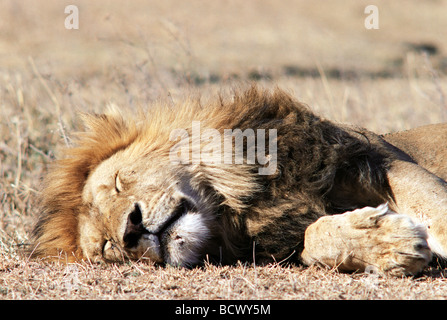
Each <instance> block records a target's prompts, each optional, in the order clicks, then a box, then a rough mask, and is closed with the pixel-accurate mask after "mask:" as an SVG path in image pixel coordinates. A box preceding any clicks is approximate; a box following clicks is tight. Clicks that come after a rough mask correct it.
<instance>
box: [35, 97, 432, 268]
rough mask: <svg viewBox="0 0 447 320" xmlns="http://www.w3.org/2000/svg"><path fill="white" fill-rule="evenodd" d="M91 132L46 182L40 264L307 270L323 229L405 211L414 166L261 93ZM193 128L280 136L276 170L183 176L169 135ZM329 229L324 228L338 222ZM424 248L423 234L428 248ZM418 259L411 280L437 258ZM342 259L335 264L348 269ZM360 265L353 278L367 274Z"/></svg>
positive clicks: (237, 167)
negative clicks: (336, 219)
mask: <svg viewBox="0 0 447 320" xmlns="http://www.w3.org/2000/svg"><path fill="white" fill-rule="evenodd" d="M84 121H85V123H86V126H87V130H86V132H84V133H80V134H79V135H78V141H77V145H76V146H75V147H74V148H69V149H67V150H66V151H65V157H64V158H63V159H61V160H59V161H57V162H56V163H55V164H54V165H53V168H52V170H51V172H50V173H49V174H48V176H47V177H46V180H45V181H46V187H45V189H44V191H43V199H42V208H43V209H42V214H41V216H40V217H39V221H38V223H37V226H36V228H35V230H34V239H35V249H34V254H35V256H41V257H43V256H53V257H54V256H59V255H60V253H61V252H62V253H63V254H65V255H66V256H67V257H68V259H69V260H74V259H91V260H98V259H99V260H107V261H108V260H121V259H122V258H125V257H126V256H127V257H129V258H135V259H138V258H141V257H143V256H144V257H148V258H149V259H151V260H154V261H155V262H165V263H171V264H177V265H192V264H195V263H200V260H201V259H204V258H205V257H206V256H208V257H209V258H211V259H214V260H216V261H221V262H229V263H231V262H234V261H236V260H237V259H251V257H253V251H254V252H256V259H257V260H258V261H259V260H260V259H271V258H272V257H273V259H276V260H280V259H284V258H286V257H288V256H292V258H291V259H295V260H297V261H298V260H300V259H301V258H300V254H301V252H303V249H305V248H304V247H305V239H304V236H305V232H306V230H307V229H308V227H309V225H312V224H314V223H315V222H316V221H317V220H318V221H319V219H320V218H323V217H325V216H328V215H329V216H330V215H333V214H341V215H338V216H340V217H341V218H340V219H343V217H344V216H346V217H348V216H349V215H347V214H342V213H344V212H347V211H350V210H355V209H358V208H363V207H366V206H370V207H376V206H379V205H380V204H382V203H386V202H388V203H389V204H390V206H391V208H392V209H394V210H398V206H397V205H394V204H395V203H396V201H395V200H396V194H395V192H394V190H392V184H393V183H394V182H395V180H393V179H391V180H390V179H389V177H390V174H389V172H396V171H398V170H396V169H394V171H393V168H395V165H394V164H396V163H398V162H399V161H409V162H410V163H413V162H414V161H413V160H411V159H410V158H409V157H408V155H406V154H405V153H404V152H402V151H400V150H398V149H395V148H394V147H393V146H391V145H389V144H388V143H387V142H386V141H384V140H383V139H382V138H381V137H379V136H377V135H375V134H373V133H371V132H368V131H366V130H364V129H360V128H353V127H348V126H342V125H338V124H334V123H331V122H329V121H326V120H323V119H321V118H319V117H318V116H316V115H314V114H313V113H312V112H311V111H310V110H309V109H308V108H307V107H306V106H305V105H303V104H300V103H298V102H296V101H294V100H293V99H292V98H291V97H290V96H289V95H287V94H286V93H284V92H282V91H280V90H276V91H274V92H273V93H269V92H266V91H262V90H259V89H257V88H251V89H249V90H247V91H246V92H243V93H241V94H237V95H236V96H235V97H234V99H233V100H232V101H227V100H225V99H222V98H221V99H219V100H218V101H217V102H214V103H209V104H207V105H205V106H202V105H201V104H200V103H199V102H198V101H189V102H186V103H184V104H181V105H179V106H177V107H173V108H171V107H167V106H164V105H161V104H160V105H156V106H153V107H151V108H150V109H149V110H148V111H147V113H145V114H143V113H140V114H139V115H138V117H136V118H134V119H132V117H131V116H130V115H128V114H126V115H123V114H121V113H120V112H119V111H118V110H116V109H115V110H109V112H108V113H106V115H85V116H84ZM193 121H200V125H201V128H202V129H205V128H213V129H217V130H218V132H219V133H221V134H223V132H224V130H225V129H235V128H239V129H241V130H245V129H250V128H253V129H256V130H257V129H266V132H268V130H269V129H275V130H276V132H277V153H276V155H277V168H276V170H275V171H274V172H273V173H272V174H269V175H259V174H258V169H259V168H261V167H263V165H261V164H259V163H255V164H248V163H247V159H245V160H246V161H245V163H244V164H233V163H231V164H225V163H217V164H212V163H211V164H210V163H201V164H193V163H187V164H181V165H179V164H173V163H172V162H170V161H169V153H170V150H171V149H172V148H173V146H174V145H175V143H176V141H171V140H170V134H171V133H172V131H173V130H174V129H178V128H184V129H187V132H188V133H191V130H192V129H191V123H192V122H193ZM201 143H202V144H203V141H202V142H201ZM267 149H268V148H267V147H266V151H267V152H268V150H267ZM192 152H194V150H192ZM245 152H247V150H245ZM399 174H402V172H401V171H399ZM398 179H399V178H398ZM390 182H391V183H390ZM173 186H174V187H173ZM397 198H399V195H398V196H397ZM120 199H121V200H120ZM178 208H181V210H183V211H182V212H180V213H179V211H178V210H180V209H178ZM385 211H386V210H385ZM386 212H387V211H386ZM368 214H369V215H370V212H368V213H365V215H368ZM350 216H351V217H353V216H358V214H356V215H350ZM384 216H385V215H384V214H382V216H381V217H382V218H383V217H384ZM185 217H188V219H189V220H188V219H186V218H185ZM199 217H200V218H199ZM382 218H380V219H378V220H380V221H382V220H383V219H385V220H387V219H388V215H386V218H383V219H382ZM346 219H348V218H346ZM350 219H351V220H349V221H352V218H350ZM168 220H169V221H168ZM179 220H180V221H179ZM320 220H321V219H320ZM388 220H389V219H388ZM388 220H387V221H388ZM167 221H168V222H169V223H168V222H167ZM321 221H323V224H322V225H323V226H324V225H325V224H324V223H325V221H328V220H321ZM341 221H344V220H341ZM393 221H394V220H393ZM399 221H401V220H399ZM326 223H327V222H326ZM331 223H332V222H331ZM346 223H347V224H349V223H351V222H346ZM399 223H400V222H399ZM182 224H183V225H182ZM327 225H328V226H329V225H331V226H332V224H329V223H328V224H327ZM154 226H155V227H154ZM156 227H158V229H157V228H156ZM151 228H153V230H152V229H151ZM165 228H167V229H165ZM194 228H199V229H200V232H197V233H195V232H194ZM330 228H332V227H330ZM375 228H376V227H375ZM320 229H321V228H320ZM323 229H324V231H325V232H327V231H328V230H327V229H325V228H323ZM323 229H322V230H323ZM348 229H349V228H348ZM366 229H367V228H366ZM366 229H365V230H366ZM376 229H377V228H376ZM407 229H408V230H410V229H411V228H407ZM407 229H405V230H407ZM160 230H161V231H160ZM309 230H311V229H310V228H309ZM368 230H369V229H368ZM382 230H384V229H382ZM411 230H413V229H411ZM371 232H374V231H371ZM371 232H370V233H371ZM390 232H392V231H390ZM405 232H412V231H405ZM418 232H419V231H418ZM199 233H201V234H203V236H202V235H201V234H199ZM175 235H176V237H175ZM313 236H314V237H313V238H316V239H321V241H323V238H324V235H319V233H318V232H316V231H315V232H314V233H313ZM306 237H308V238H309V239H310V238H312V237H311V236H310V235H309V236H306ZM343 237H346V235H343ZM365 237H366V236H365ZM190 238H191V239H193V240H190ZM326 238H327V237H326ZM425 238H426V236H425V235H424V234H423V233H420V232H419V233H417V239H418V241H419V240H420V243H424V241H425V240H424V239H425ZM378 239H379V240H378V241H380V239H381V238H380V237H378ZM326 241H327V240H326ZM316 243H318V241H317V240H314V241H313V244H316ZM149 244H150V245H149ZM151 246H157V248H158V247H159V248H160V249H157V250H155V249H152V247H151ZM253 246H254V247H253ZM379 246H380V244H379ZM185 247H186V248H188V250H189V251H188V252H187V253H186V251H185V250H186V249H185V250H184V249H183V248H185ZM317 247H318V246H317ZM317 247H316V248H317ZM148 248H149V249H148ZM309 248H310V246H308V248H307V249H306V250H305V255H304V256H305V257H307V258H305V259H304V262H306V263H315V262H316V260H324V259H319V258H318V257H319V255H320V252H319V251H318V250H319V249H318V248H317V249H312V250H313V251H311V250H310V249H309ZM145 250H146V251H145ZM154 250H155V251H154ZM182 250H183V251H182ZM325 254H326V253H325ZM415 254H417V255H418V257H417V259H419V260H421V259H422V260H423V263H422V264H421V263H420V264H418V267H417V268H414V267H412V268H407V269H405V268H404V269H403V271H402V273H407V272H411V273H413V272H414V270H419V269H421V268H422V267H423V266H425V264H426V262H427V261H426V260H428V256H429V254H428V253H426V252H425V251H424V252H423V253H420V252H419V251H418V252H417V253H415ZM419 254H420V255H422V256H423V257H422V258H421V257H420V256H419ZM331 259H332V258H331ZM331 259H326V260H325V261H336V263H337V264H340V261H339V260H337V259H332V260H331ZM374 259H375V258H374ZM422 260H421V261H422ZM369 263H370V264H374V261H370V262H369ZM378 264H379V265H380V266H381V264H380V263H378ZM408 264H410V265H412V266H413V265H414V261H413V260H411V261H409V262H408ZM353 265H354V267H346V269H347V270H348V269H352V268H355V269H362V267H361V266H360V267H359V264H353ZM360 265H361V264H360ZM419 265H421V266H419ZM380 266H379V267H380ZM363 267H365V266H363ZM408 270H411V271H408Z"/></svg>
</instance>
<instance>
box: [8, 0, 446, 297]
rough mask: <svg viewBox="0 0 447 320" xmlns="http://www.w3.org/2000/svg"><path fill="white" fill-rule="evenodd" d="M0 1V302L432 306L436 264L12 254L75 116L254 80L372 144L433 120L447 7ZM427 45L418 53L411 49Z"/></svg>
mask: <svg viewBox="0 0 447 320" xmlns="http://www.w3.org/2000/svg"><path fill="white" fill-rule="evenodd" d="M69 4H76V5H78V7H79V10H80V29H79V30H66V29H65V28H64V19H65V14H64V7H65V5H68V3H67V4H65V3H64V2H61V1H55V0H54V1H44V2H39V4H36V3H35V2H34V1H28V0H23V1H14V0H4V1H2V2H0V30H1V33H0V60H1V63H0V298H2V299H438V298H439V299H445V298H446V297H447V294H446V292H447V290H446V289H447V281H446V279H445V272H444V270H442V269H436V268H432V269H429V270H427V272H425V273H424V274H423V275H422V276H421V277H419V278H416V279H415V278H403V279H394V278H389V277H375V276H374V275H367V274H339V273H337V272H336V271H333V270H320V269H316V268H307V269H304V268H300V267H292V266H278V265H270V266H265V267H260V266H255V267H253V266H248V265H244V264H240V265H237V266H232V267H228V266H225V267H219V266H211V265H207V266H206V267H204V268H197V269H192V270H186V269H176V268H171V267H167V268H159V267H154V266H151V265H146V264H142V263H128V264H123V265H88V264H74V265H68V266H67V265H65V264H63V263H61V264H47V263H44V262H40V261H32V260H29V259H28V258H27V257H26V256H23V255H22V254H21V253H20V249H21V247H22V245H23V244H26V243H27V241H28V235H29V231H30V230H31V228H32V225H33V221H34V218H35V216H36V215H37V214H38V209H37V207H36V201H37V199H38V197H39V191H38V190H39V183H40V179H41V177H42V175H43V174H44V173H45V170H46V167H47V165H48V164H49V163H50V162H51V160H52V159H53V158H54V156H55V155H57V154H58V146H59V145H63V144H69V143H70V136H71V133H72V132H73V131H74V130H75V129H76V128H79V123H78V120H77V117H76V112H77V111H96V112H100V111H101V110H103V109H104V106H105V105H106V104H108V103H115V104H117V105H120V106H125V107H129V108H135V107H136V106H147V105H148V104H150V103H151V102H152V101H154V100H157V99H164V100H167V101H169V102H171V101H174V102H175V101H177V100H178V99H181V98H182V97H184V96H185V95H187V94H197V93H198V92H201V93H202V95H203V96H204V97H208V96H210V95H213V94H215V93H217V92H220V91H224V92H231V87H232V86H235V85H240V84H245V83H247V82H249V81H257V82H259V83H260V84H262V85H263V86H265V87H274V86H277V85H278V86H280V87H281V88H284V89H286V90H288V91H290V92H292V93H293V94H294V95H295V96H296V97H297V98H299V99H300V100H302V101H304V102H306V103H308V104H309V105H310V106H312V108H313V109H314V110H315V111H316V112H318V113H320V114H322V115H324V116H326V117H328V118H330V119H333V120H336V121H342V122H351V123H355V124H359V125H362V126H365V127H367V128H369V129H371V130H375V131H377V132H379V133H384V132H388V131H394V130H402V129H408V128H411V127H414V126H418V125H423V124H428V123H436V122H440V121H443V120H445V119H446V115H447V105H446V94H447V81H446V78H445V76H444V75H445V72H446V70H447V56H446V52H447V47H446V43H445V41H444V38H443V35H442V32H444V31H445V30H446V29H447V20H446V19H445V16H446V14H447V1H445V0H439V1H425V2H424V4H421V3H420V1H417V0H411V1H406V2H405V10H402V8H401V6H402V4H400V3H398V2H390V1H376V5H377V6H378V7H379V9H380V19H381V20H380V30H375V31H373V30H366V29H365V28H364V27H363V19H364V18H365V15H364V14H363V9H364V7H365V6H366V4H367V3H364V2H362V1H358V0H348V1H346V0H344V1H338V0H337V1H330V2H328V1H320V0H318V1H312V2H309V1H291V0H285V1H281V2H276V1H267V0H261V1H243V2H241V1H236V0H229V1H213V2H209V3H205V2H203V1H174V0H169V1H132V2H129V3H126V4H124V3H118V2H108V1H95V2H91V1H72V3H69ZM421 44H433V45H435V46H436V47H437V48H438V53H437V54H436V55H430V56H424V54H422V53H420V52H419V51H418V49H417V48H418V45H419V46H420V45H421Z"/></svg>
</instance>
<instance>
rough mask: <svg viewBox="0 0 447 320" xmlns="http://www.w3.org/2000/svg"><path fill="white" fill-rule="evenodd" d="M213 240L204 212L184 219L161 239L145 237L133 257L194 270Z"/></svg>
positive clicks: (152, 236) (189, 214)
mask: <svg viewBox="0 0 447 320" xmlns="http://www.w3.org/2000/svg"><path fill="white" fill-rule="evenodd" d="M210 237H211V232H210V229H209V227H208V225H207V221H206V219H204V217H203V215H202V214H200V213H188V214H185V215H183V216H182V217H180V218H179V219H178V220H177V221H176V222H175V223H173V224H172V225H171V226H170V227H169V228H168V229H167V230H165V231H164V232H163V233H161V234H160V235H159V236H158V235H154V234H151V233H148V234H143V235H142V236H141V238H140V240H139V242H138V245H137V246H136V247H134V248H132V250H131V251H132V256H134V257H138V258H139V259H141V260H144V259H149V260H150V261H152V262H155V263H164V264H169V265H173V266H178V267H191V266H194V265H197V264H199V263H200V262H201V259H202V258H203V256H204V252H203V248H204V247H205V245H206V243H207V242H208V241H209V239H210Z"/></svg>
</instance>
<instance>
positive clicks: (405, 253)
mask: <svg viewBox="0 0 447 320" xmlns="http://www.w3.org/2000/svg"><path fill="white" fill-rule="evenodd" d="M426 237H427V235H426V232H425V229H424V227H423V226H420V225H418V224H416V223H414V222H413V220H412V219H411V218H410V217H408V216H406V215H402V214H397V213H394V212H391V211H389V210H388V206H387V205H382V206H379V207H377V208H371V207H365V208H363V209H358V210H355V211H351V212H346V213H344V214H340V215H332V216H325V217H322V218H320V219H318V220H317V221H316V222H315V223H313V224H311V225H310V226H309V227H308V228H307V229H306V233H305V236H304V251H303V252H302V255H301V257H302V259H303V261H304V263H306V264H309V265H310V264H319V265H324V266H329V267H336V268H338V269H339V270H341V271H357V270H358V271H364V270H365V269H367V268H368V267H373V268H374V269H376V270H378V271H379V272H387V273H390V274H394V275H406V274H416V273H418V272H420V271H421V270H422V269H423V268H424V267H425V266H426V265H427V263H428V262H429V261H430V260H431V251H430V249H429V248H428V244H427V241H426Z"/></svg>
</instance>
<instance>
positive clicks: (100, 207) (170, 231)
mask: <svg viewBox="0 0 447 320" xmlns="http://www.w3.org/2000/svg"><path fill="white" fill-rule="evenodd" d="M129 152H130V151H129V150H124V151H120V152H118V153H116V154H115V155H114V156H112V157H111V158H109V159H107V160H106V161H104V162H103V163H101V164H100V165H99V166H98V167H97V168H96V169H95V170H94V171H93V172H92V174H91V175H90V177H89V178H88V180H87V182H86V185H85V187H84V191H83V202H84V212H83V214H82V217H81V219H80V230H79V231H80V245H81V248H82V251H83V253H84V255H86V256H87V257H88V258H89V259H92V260H98V259H100V260H102V259H103V260H107V261H116V260H123V259H125V258H132V259H140V258H141V259H150V260H151V261H154V262H157V263H168V264H171V265H177V266H188V265H193V264H196V263H198V262H200V260H201V259H202V258H204V255H205V254H206V250H208V248H207V247H208V246H209V244H210V242H211V240H212V238H213V235H214V233H215V225H216V219H217V218H216V217H215V213H214V210H213V207H212V205H211V204H210V203H209V202H207V201H204V198H206V197H203V195H201V194H200V190H196V189H197V188H193V186H192V185H191V180H190V177H189V176H188V174H187V172H185V171H183V170H182V168H181V167H175V165H173V164H170V163H169V162H168V163H160V161H159V160H158V161H153V160H151V157H150V156H145V157H144V158H140V159H141V161H140V160H139V161H133V162H132V161H131V160H130V159H134V158H135V157H134V156H132V155H131V154H129Z"/></svg>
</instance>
